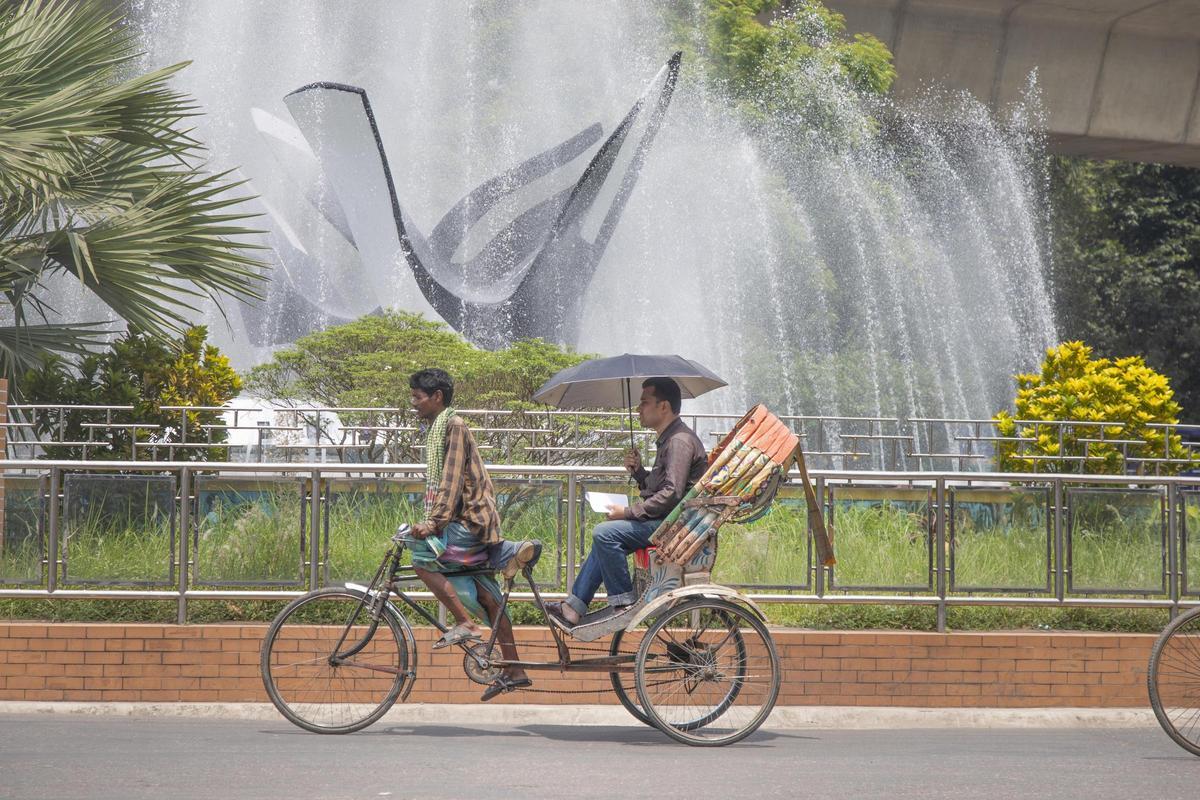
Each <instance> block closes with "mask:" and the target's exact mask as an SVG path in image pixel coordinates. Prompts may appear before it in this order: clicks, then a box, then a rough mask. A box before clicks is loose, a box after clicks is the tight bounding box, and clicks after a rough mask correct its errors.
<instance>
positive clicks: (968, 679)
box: [0, 623, 1155, 708]
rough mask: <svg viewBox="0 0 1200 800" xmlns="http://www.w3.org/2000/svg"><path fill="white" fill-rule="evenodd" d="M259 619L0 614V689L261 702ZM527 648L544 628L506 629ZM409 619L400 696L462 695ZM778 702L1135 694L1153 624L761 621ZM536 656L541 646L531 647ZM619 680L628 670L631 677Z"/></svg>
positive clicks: (1069, 702) (1119, 700)
mask: <svg viewBox="0 0 1200 800" xmlns="http://www.w3.org/2000/svg"><path fill="white" fill-rule="evenodd" d="M265 630H266V628H265V626H261V625H192V626H177V625H58V624H36V623H7V624H6V623H0V700H78V701H143V702H155V701H190V702H266V695H265V693H264V691H263V688H262V682H261V681H260V679H259V675H258V657H259V656H258V649H259V645H260V643H261V640H262V636H263V633H264V632H265ZM517 633H518V642H519V643H524V644H526V645H527V646H529V649H527V651H526V655H527V657H529V658H531V659H532V658H534V657H535V656H534V653H538V654H539V655H541V654H543V653H546V652H547V651H545V650H535V649H533V646H536V645H539V644H540V645H545V644H547V643H548V640H549V634H548V633H547V632H546V631H545V630H543V629H539V628H521V629H518V632H517ZM433 634H434V631H433V630H432V629H431V628H418V629H417V630H416V636H417V641H418V648H419V650H420V664H419V667H418V677H417V682H416V685H415V687H414V689H413V693H412V696H411V698H410V702H421V703H470V702H475V701H477V700H478V697H479V693H480V691H481V689H482V687H480V686H478V685H477V684H474V683H470V682H469V681H468V680H467V678H466V677H465V676H464V675H463V673H462V656H461V653H460V652H459V651H457V650H456V651H455V652H454V653H451V652H446V651H439V652H434V651H431V650H430V647H429V645H430V644H431V643H432V641H433V639H434V635H433ZM773 634H774V637H775V642H776V645H777V646H778V647H779V654H780V657H781V659H782V661H783V669H784V673H783V677H784V683H783V689H782V691H781V694H780V698H779V703H780V704H781V705H864V706H892V705H895V706H921V707H1009V708H1012V707H1039V706H1065V707H1071V706H1082V707H1086V706H1094V707H1129V706H1146V705H1148V700H1147V697H1146V683H1145V682H1146V662H1147V659H1148V658H1149V654H1150V647H1151V645H1152V644H1153V642H1154V638H1155V637H1154V636H1152V635H1137V634H1122V635H1093V634H1082V633H977V634H976V633H952V634H936V633H882V632H881V633H859V632H854V633H836V632H835V633H826V632H806V631H774V632H773ZM541 657H545V656H541ZM533 677H534V680H535V682H536V683H537V686H536V687H535V688H540V689H552V690H557V691H561V690H568V689H569V690H579V689H592V690H597V691H596V693H594V694H553V693H547V694H540V693H519V694H513V695H508V696H506V697H502V698H500V699H498V700H496V701H493V702H531V703H615V702H616V697H615V696H614V695H613V693H612V690H611V688H609V685H608V678H607V676H606V675H600V674H589V673H571V674H562V673H559V672H535V673H534V674H533ZM630 683H632V679H631V680H630Z"/></svg>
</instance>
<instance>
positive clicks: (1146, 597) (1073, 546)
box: [0, 460, 1200, 630]
mask: <svg viewBox="0 0 1200 800" xmlns="http://www.w3.org/2000/svg"><path fill="white" fill-rule="evenodd" d="M423 470H424V467H423V465H420V464H353V465H344V464H328V463H305V464H245V463H220V464H217V463H195V462H173V463H167V462H158V463H148V462H144V461H139V462H103V461H100V462H72V461H35V460H27V461H9V462H6V463H5V464H4V465H3V471H4V480H5V488H6V498H7V519H8V523H9V524H8V525H7V528H6V529H7V530H8V531H9V532H10V541H9V542H8V543H7V546H8V547H9V549H10V551H11V550H12V548H13V547H14V546H15V544H16V543H15V542H14V541H13V540H11V531H12V530H13V529H14V527H15V523H14V521H15V519H16V517H17V516H20V515H21V514H23V515H24V516H23V517H21V518H22V519H24V520H25V524H26V530H27V531H28V533H27V537H26V540H25V545H24V546H25V547H26V548H27V550H28V548H29V538H28V537H34V538H35V539H36V545H37V547H36V548H35V549H34V550H33V551H32V552H34V553H35V556H34V560H36V562H37V563H36V565H34V567H35V568H33V569H31V570H30V571H29V572H27V573H26V574H24V575H14V574H9V575H5V574H3V569H0V598H26V599H29V598H61V599H64V600H65V599H74V598H86V599H114V598H117V599H165V600H173V601H175V603H176V604H177V617H178V620H179V621H180V622H181V623H183V622H186V620H187V606H188V603H189V601H192V600H251V599H256V600H263V599H285V598H291V597H295V596H298V595H299V594H300V593H302V592H303V591H306V590H308V589H311V588H315V587H318V586H321V585H326V584H329V583H331V582H332V583H336V582H338V581H339V579H340V578H341V577H354V578H357V579H360V580H361V578H362V577H365V576H361V575H354V576H338V575H331V572H330V563H331V560H336V559H337V558H338V557H339V549H338V548H339V547H340V545H339V544H338V537H339V535H341V534H344V533H346V530H341V531H339V530H334V531H333V533H334V535H333V536H332V538H331V516H332V513H331V509H335V507H336V506H337V502H338V493H339V492H342V493H347V492H353V491H357V490H364V491H366V490H369V491H372V492H375V493H376V494H375V495H373V496H374V497H376V498H378V497H382V496H383V495H381V494H379V492H381V491H384V490H387V491H391V490H393V489H394V490H396V491H398V492H400V493H401V494H403V493H404V492H408V493H409V494H411V495H413V496H419V492H420V487H421V486H422V485H423V484H422V483H421V481H422V480H423ZM490 470H491V472H492V473H493V475H494V477H495V478H496V482H497V486H498V493H499V494H500V495H501V496H502V497H513V496H517V495H518V494H520V493H521V492H525V493H526V496H528V497H532V496H534V495H537V496H538V497H541V498H542V500H544V502H545V505H546V515H545V517H544V524H545V525H546V526H547V527H552V528H554V530H553V531H549V533H552V537H551V540H552V541H551V542H550V543H551V544H553V548H552V550H553V551H554V552H553V555H554V556H555V557H556V558H557V562H556V564H555V572H554V576H553V579H552V580H551V582H550V583H548V584H547V588H548V589H549V590H550V592H549V595H550V596H562V594H563V592H564V591H569V590H570V588H571V586H572V585H573V582H574V579H575V574H576V570H577V568H578V564H579V563H580V560H581V559H582V557H583V555H584V544H585V542H586V540H587V535H588V517H587V514H586V511H585V505H584V502H583V501H584V492H585V491H586V490H587V489H588V488H590V487H593V486H599V485H602V484H609V485H610V486H611V485H612V484H617V485H620V484H622V483H624V482H625V480H626V477H625V473H624V472H623V471H622V470H620V469H615V468H602V467H555V466H543V465H525V466H510V465H496V466H493V467H491V468H490ZM811 474H812V478H813V480H814V483H815V488H816V491H817V496H818V497H819V498H821V502H822V505H823V513H825V514H826V519H827V520H828V521H829V523H830V525H831V528H832V529H833V530H834V540H835V550H836V549H839V542H841V543H842V545H843V549H844V546H846V545H849V544H850V543H851V542H852V541H854V536H855V535H856V534H855V533H854V531H853V529H852V526H850V523H849V522H845V523H843V519H842V518H843V517H846V518H847V520H850V519H851V518H853V515H854V513H863V509H866V510H867V512H869V513H870V514H876V515H881V518H885V517H886V518H889V519H890V518H892V517H894V518H896V519H900V520H901V521H902V522H903V523H904V524H903V525H902V526H900V527H901V529H900V530H898V531H892V533H891V537H892V539H897V537H904V538H906V540H907V542H908V544H907V545H905V546H906V547H907V549H906V550H905V551H904V552H905V557H906V558H908V559H910V560H911V562H912V572H911V575H912V577H913V579H912V580H907V581H904V582H899V583H897V582H892V583H887V582H880V581H874V582H873V581H871V580H869V579H867V580H863V579H862V578H861V577H860V578H858V579H856V578H855V577H854V576H855V574H858V575H860V576H861V575H862V574H865V573H866V572H868V571H869V570H866V569H865V568H866V567H868V566H870V565H868V564H864V563H855V561H854V560H853V559H851V560H850V561H847V560H846V558H845V554H844V553H843V561H842V563H841V564H839V565H838V566H835V567H824V566H820V565H818V564H817V563H816V562H815V560H814V556H813V548H812V541H811V522H812V521H811V520H809V530H808V531H805V530H803V527H802V528H801V530H800V534H799V536H800V538H799V539H795V538H793V539H791V540H788V541H787V542H786V544H787V546H789V547H792V548H794V550H796V551H800V557H799V560H798V561H797V564H798V566H797V570H796V571H797V573H799V574H795V575H789V576H787V577H786V579H785V580H783V581H779V580H776V581H774V582H770V581H762V580H753V579H750V580H741V581H738V580H727V579H725V578H723V577H722V569H723V562H722V560H721V559H719V560H718V570H717V575H716V578H717V580H718V581H720V582H722V583H727V584H728V585H733V586H739V587H742V588H745V589H746V590H747V593H748V595H749V596H750V597H751V598H752V599H753V600H755V601H757V602H761V603H839V604H884V605H922V606H933V607H935V608H936V613H937V625H938V628H939V630H942V629H944V628H945V626H946V613H947V609H948V608H951V607H956V606H1052V607H1102V608H1161V609H1169V610H1170V611H1171V613H1172V614H1174V613H1176V612H1178V610H1179V609H1180V608H1183V607H1188V606H1194V605H1200V539H1197V540H1196V541H1193V539H1196V537H1197V536H1198V535H1200V477H1152V476H1133V477H1130V476H1099V475H1088V476H1083V475H1070V474H1049V475H1048V474H1021V475H1015V474H996V473H957V472H917V471H910V472H878V471H822V470H816V471H813V472H812V473H811ZM104 476H112V477H104ZM88 481H91V482H92V486H91V488H90V489H89V486H88ZM104 481H110V482H111V481H125V482H127V483H128V484H129V485H140V486H142V488H143V489H144V492H143V495H141V496H143V497H151V495H154V499H149V500H140V501H139V502H142V503H143V511H144V510H145V509H151V512H152V513H151V512H146V513H147V514H148V515H149V516H148V517H147V518H152V519H153V520H154V524H156V525H158V526H160V527H159V530H160V531H161V532H164V533H165V534H166V535H165V540H164V541H163V542H162V546H161V552H160V555H161V557H162V559H164V560H165V562H166V565H167V566H168V569H167V571H166V574H165V575H162V574H160V575H157V576H155V575H147V574H132V575H130V574H125V575H116V576H114V575H99V576H97V575H92V576H90V577H80V575H79V574H78V573H77V572H72V571H71V569H69V565H70V564H72V563H73V562H72V558H73V557H74V555H75V554H74V553H73V552H72V548H71V537H72V535H73V530H74V528H73V526H76V525H82V523H81V522H80V519H81V517H86V516H87V515H88V514H96V513H99V511H98V509H100V507H101V506H102V493H101V494H97V493H96V491H95V489H96V486H97V485H99V483H103V482H104ZM239 481H240V482H241V483H238V482H239ZM139 482H140V483H139ZM231 482H232V483H231ZM249 483H253V486H252V487H251V489H253V491H251V490H250V489H247V486H248V485H249ZM231 487H232V488H231ZM239 487H240V488H239ZM263 487H267V490H271V491H280V492H283V493H284V494H288V493H292V495H291V496H293V497H294V501H295V503H296V509H297V512H298V515H297V519H298V526H297V528H296V529H294V530H292V531H291V532H288V531H286V530H283V531H280V532H278V533H272V534H271V535H270V537H268V538H269V539H271V540H274V539H276V538H278V537H283V541H284V543H285V544H286V543H287V542H291V544H289V545H288V547H291V546H293V545H294V546H295V548H296V549H295V550H294V553H295V555H296V558H297V561H296V566H297V567H298V571H297V573H296V574H295V575H293V576H291V577H289V578H286V579H282V578H280V577H279V576H275V577H273V578H271V579H267V580H250V581H245V580H243V581H240V582H239V581H230V580H224V578H227V577H228V576H221V575H209V574H202V572H201V570H200V569H199V567H200V566H202V565H203V564H205V563H207V562H205V561H204V560H203V558H202V556H204V555H205V551H204V548H205V546H206V545H205V544H204V542H203V540H202V539H201V538H200V536H199V528H200V526H201V523H200V521H199V519H198V518H199V517H200V516H201V512H202V511H203V510H204V507H203V506H201V505H200V501H201V500H202V499H204V498H208V499H212V498H213V497H224V496H230V497H233V496H234V495H237V492H238V491H242V490H246V493H245V495H244V496H242V499H241V501H240V502H242V503H243V504H246V503H248V504H250V505H253V504H254V503H259V502H260V501H261V492H262V491H265V490H264V489H263ZM797 488H798V487H785V490H783V491H781V494H780V497H779V499H777V500H776V506H777V508H778V507H780V505H781V504H782V506H783V507H789V508H790V509H791V510H792V512H793V513H794V514H797V515H798V516H799V519H800V525H801V526H803V524H804V523H803V517H804V514H805V513H806V512H804V511H803V510H802V509H803V508H804V507H803V501H802V500H801V499H800V498H799V494H798V492H797ZM105 491H107V488H105ZM89 492H91V493H90V494H89ZM222 492H223V493H225V494H223V495H222V494H221V493H222ZM255 492H259V495H255V494H254V493H255ZM22 493H24V495H22ZM154 493H157V494H156V495H155V494H154ZM1105 493H1108V494H1105ZM22 496H25V499H26V501H30V502H26V504H25V506H23V508H24V510H23V511H21V510H20V509H18V508H17V505H16V503H17V501H16V500H14V498H20V497H22ZM127 496H129V495H128V494H127ZM132 496H138V495H132ZM256 498H257V499H256ZM234 499H235V500H237V497H234ZM152 507H153V508H152ZM1018 507H1020V508H1022V509H1024V511H1023V512H1022V513H1023V514H1025V516H1026V517H1027V518H1028V519H1029V520H1032V521H1033V522H1032V525H1033V526H1034V527H1035V528H1037V531H1038V532H1037V533H1036V535H1034V537H1033V541H1034V542H1035V544H1037V546H1038V547H1043V545H1044V551H1043V552H1044V556H1039V558H1043V559H1044V560H1043V561H1041V562H1039V561H1030V564H1033V565H1034V566H1033V567H1031V568H1030V572H1029V574H1030V575H1033V574H1035V573H1036V582H1033V583H1032V585H1030V584H1020V583H1017V584H1006V585H1004V586H994V585H992V586H989V585H986V583H979V582H978V581H977V580H975V579H973V577H972V574H971V570H972V568H971V567H970V565H968V564H966V563H965V562H964V561H963V558H962V557H961V556H960V551H961V550H962V547H963V546H964V543H967V542H968V541H970V540H971V537H972V536H977V535H978V531H977V530H976V528H977V527H978V526H976V520H975V519H974V517H973V516H972V515H973V514H974V515H977V516H979V517H980V519H981V520H982V523H981V524H983V523H986V522H987V520H988V519H992V518H1000V517H1006V518H1009V519H1010V521H1011V519H1012V518H1015V517H1014V516H1013V515H1014V513H1015V512H1014V509H1017V508H1018ZM155 509H157V510H155ZM1089 509H1091V510H1095V509H1099V510H1100V511H1101V512H1103V513H1104V514H1110V513H1113V514H1116V517H1115V518H1116V519H1117V520H1118V525H1120V524H1123V523H1121V522H1120V520H1121V514H1122V513H1126V514H1134V515H1140V517H1141V523H1140V524H1141V530H1142V533H1141V534H1139V536H1141V538H1140V539H1139V540H1138V543H1137V544H1136V547H1140V548H1141V549H1140V551H1136V552H1134V555H1133V557H1134V558H1136V559H1140V563H1139V567H1140V568H1141V570H1142V574H1141V576H1140V577H1139V578H1138V579H1137V580H1136V581H1134V582H1132V583H1130V582H1126V583H1124V584H1122V585H1115V586H1104V585H1102V584H1097V583H1096V582H1095V578H1094V577H1089V571H1092V572H1094V571H1095V564H1094V563H1093V562H1092V561H1089V559H1094V558H1095V557H1094V556H1090V555H1088V550H1087V548H1089V547H1093V546H1094V544H1095V542H1096V541H1099V540H1100V539H1102V538H1103V537H1102V535H1101V534H1098V533H1096V532H1095V531H1093V530H1090V529H1088V524H1089V523H1088V522H1087V519H1086V514H1088V513H1091V511H1089ZM18 512H19V513H18ZM209 513H210V514H211V513H214V512H209ZM262 513H263V514H266V513H267V512H262ZM15 515H16V516H15ZM888 515H892V517H888ZM773 518H774V519H775V520H776V523H778V524H782V523H783V522H784V521H786V519H787V516H786V514H785V513H784V512H780V514H778V515H768V517H767V518H766V519H765V520H764V522H762V523H758V524H760V525H765V526H766V528H765V530H766V536H767V538H768V542H767V547H766V552H767V553H768V554H769V553H770V552H771V550H770V546H769V544H770V539H771V537H774V536H784V534H783V533H782V532H779V531H777V530H775V529H774V528H772V527H771V525H772V524H776V523H772V519H773ZM1189 519H1192V522H1191V523H1190V524H1189ZM349 524H350V523H344V522H343V523H333V524H332V525H333V527H335V528H336V527H337V526H339V525H340V526H345V525H349ZM506 524H507V519H506ZM848 526H849V527H848ZM973 526H975V527H973ZM1038 526H1041V527H1038ZM1003 528H1004V526H1003V525H1001V526H1000V528H999V529H997V530H1000V535H1010V534H1004V533H1003ZM1042 528H1044V532H1043V531H1042ZM989 530H990V529H989ZM1120 530H1124V529H1123V528H1118V533H1116V534H1113V533H1111V532H1110V533H1108V534H1104V535H1107V536H1109V537H1110V538H1114V537H1115V538H1116V539H1122V541H1123V540H1124V539H1123V538H1122V537H1125V535H1124V534H1121V533H1120ZM973 531H974V532H973ZM994 532H995V531H993V533H994ZM742 535H743V533H742V532H740V531H739V529H737V528H726V529H723V531H722V534H721V541H722V542H725V543H729V541H730V539H733V538H735V537H738V536H742ZM755 535H759V534H755ZM872 535H876V534H872ZM1026 535H1030V534H1028V532H1027V534H1026ZM1043 536H1044V543H1043V542H1042V539H1041V537H1043ZM1098 537H1099V538H1098ZM876 538H877V539H878V542H879V543H880V548H881V549H879V551H878V552H879V553H886V552H889V551H888V550H887V546H888V543H887V542H886V541H884V540H885V539H886V537H884V536H882V535H878V536H877V537H876ZM1125 538H1127V537H1125ZM1135 538H1136V537H1135ZM115 539H116V544H115V545H113V544H112V543H111V542H110V543H108V544H106V545H105V546H110V545H112V546H117V547H120V541H119V537H115ZM385 541H386V536H382V535H381V536H380V541H379V545H378V547H379V553H380V554H381V553H382V548H383V546H384V543H385ZM780 541H784V540H780ZM872 541H875V540H872ZM331 542H332V546H331ZM372 543H373V540H372ZM893 544H894V542H893ZM2 548H3V544H0V567H2V565H3V564H4V563H6V562H4V561H3V560H2V559H3V555H4V553H3V549H2ZM722 548H723V551H725V554H724V555H723V556H722V558H723V559H726V560H728V559H731V558H733V557H734V555H736V552H735V554H734V555H731V554H730V553H729V552H728V550H729V549H730V548H734V545H733V543H729V544H724V545H722ZM734 549H735V551H736V548H734ZM1135 550H1136V548H1135ZM778 552H779V551H776V553H777V555H778ZM371 557H372V558H374V551H373V550H372V551H371ZM117 558H118V562H120V554H119V553H118V555H117ZM1129 558H1130V556H1129V554H1128V553H1126V554H1124V555H1121V556H1120V558H1119V559H1118V560H1126V561H1127V560H1129ZM857 559H858V562H864V561H868V560H870V559H871V556H869V555H868V556H864V555H862V554H861V553H860V554H859V555H858V556H857ZM764 563H766V562H764ZM1189 564H1190V565H1191V566H1192V567H1193V569H1191V570H1189ZM160 566H162V565H161V564H160ZM732 566H737V565H736V564H733V565H732ZM121 567H122V569H124V567H125V565H124V564H123V563H122V564H121ZM35 573H36V574H35ZM1043 578H1044V582H1043ZM68 587H69V588H68ZM122 587H123V588H122ZM210 587H215V588H210ZM419 596H423V597H428V595H425V594H421V595H419ZM514 597H516V598H517V599H521V600H528V599H529V597H528V596H527V595H524V594H521V595H514Z"/></svg>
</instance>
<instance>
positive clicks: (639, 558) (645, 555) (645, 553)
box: [633, 545, 658, 569]
mask: <svg viewBox="0 0 1200 800" xmlns="http://www.w3.org/2000/svg"><path fill="white" fill-rule="evenodd" d="M657 550H658V548H657V547H654V546H653V545H651V546H650V547H643V548H641V549H640V550H634V551H633V559H634V562H633V563H634V564H636V565H637V568H638V569H650V554H651V553H653V552H655V551H657Z"/></svg>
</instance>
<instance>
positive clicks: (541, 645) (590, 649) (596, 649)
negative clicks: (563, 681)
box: [516, 642, 637, 695]
mask: <svg viewBox="0 0 1200 800" xmlns="http://www.w3.org/2000/svg"><path fill="white" fill-rule="evenodd" d="M520 648H521V649H522V650H554V651H556V652H557V651H558V645H556V644H551V643H548V642H521V643H520ZM567 650H568V651H569V652H571V653H575V652H583V653H603V654H605V655H609V648H608V646H607V645H587V644H568V645H567ZM599 671H600V670H597V672H599ZM603 674H606V675H607V674H608V673H603ZM621 688H622V689H624V690H625V691H626V692H628V693H630V694H631V695H632V694H633V693H634V692H636V691H637V689H636V687H634V686H632V685H630V686H626V685H624V684H623V683H622V684H621ZM516 691H519V692H527V693H529V694H597V695H600V694H609V693H611V692H612V691H613V688H612V686H611V685H609V686H608V687H606V688H604V689H517V690H516Z"/></svg>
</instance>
